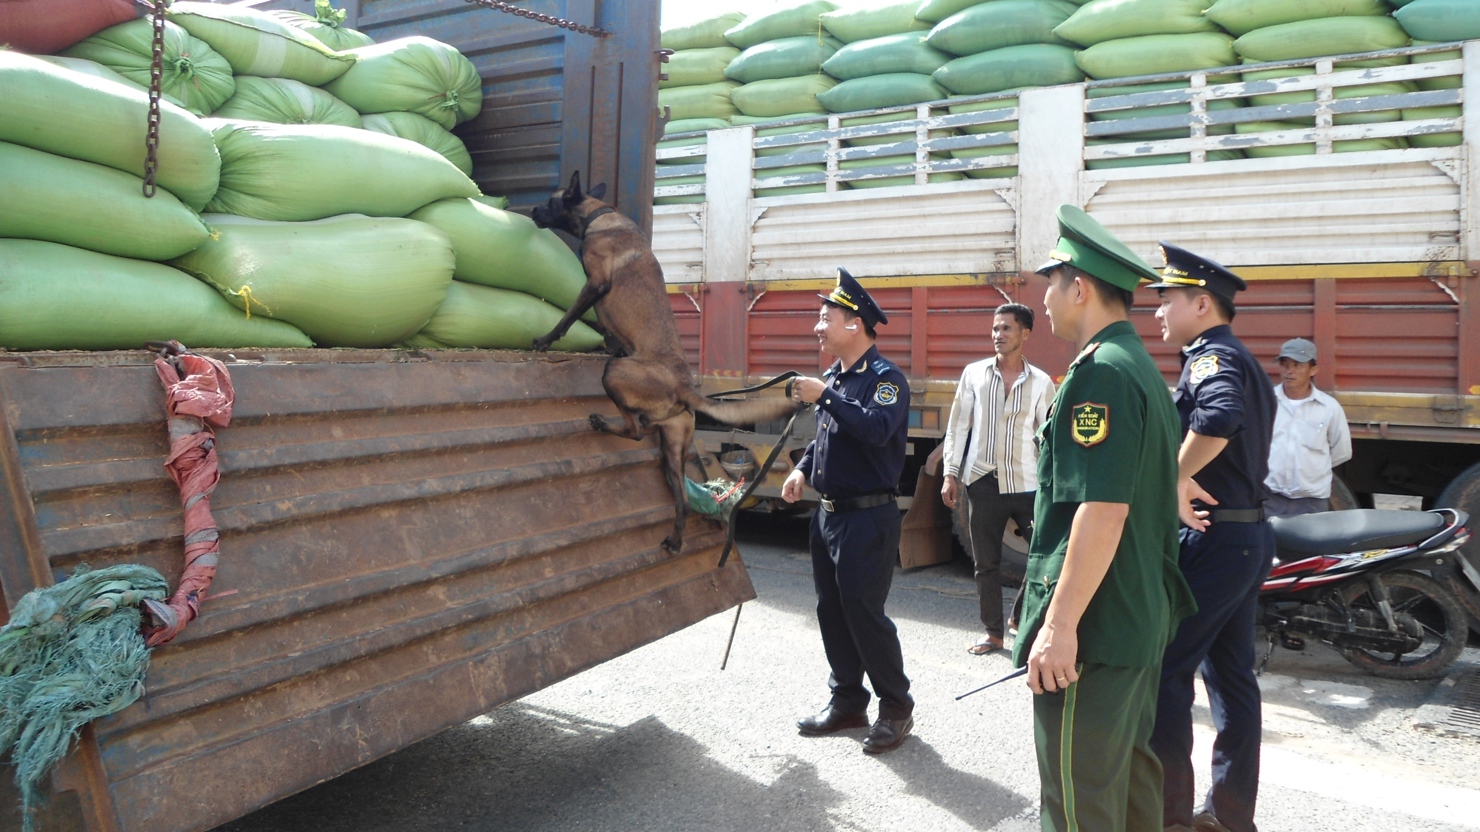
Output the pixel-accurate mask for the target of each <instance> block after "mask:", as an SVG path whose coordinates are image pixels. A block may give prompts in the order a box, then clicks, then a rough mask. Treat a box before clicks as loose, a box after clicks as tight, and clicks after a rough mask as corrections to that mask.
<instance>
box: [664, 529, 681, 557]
mask: <svg viewBox="0 0 1480 832" xmlns="http://www.w3.org/2000/svg"><path fill="white" fill-rule="evenodd" d="M682 549H683V538H681V537H676V536H675V535H671V534H670V535H668V536H667V537H665V538H663V550H664V551H666V552H667V553H668V554H670V555H676V554H678V553H679V551H680V550H682Z"/></svg>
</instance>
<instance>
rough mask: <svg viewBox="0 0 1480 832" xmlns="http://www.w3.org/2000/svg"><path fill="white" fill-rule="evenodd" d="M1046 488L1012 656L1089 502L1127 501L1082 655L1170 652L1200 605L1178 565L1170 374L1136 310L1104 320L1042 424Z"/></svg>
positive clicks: (1085, 627)
mask: <svg viewBox="0 0 1480 832" xmlns="http://www.w3.org/2000/svg"><path fill="white" fill-rule="evenodd" d="M1038 436H1039V450H1038V497H1037V500H1036V502H1035V504H1034V512H1033V538H1032V543H1031V545H1030V547H1029V555H1028V570H1027V578H1026V583H1025V585H1024V589H1023V613H1022V626H1021V628H1020V630H1019V634H1018V638H1017V640H1016V642H1015V643H1014V644H1013V651H1012V658H1013V662H1014V663H1015V664H1017V665H1019V666H1021V665H1023V664H1026V663H1027V660H1028V653H1029V651H1030V650H1031V649H1032V647H1033V640H1034V639H1035V638H1037V636H1038V629H1039V627H1041V626H1042V624H1043V620H1044V615H1045V613H1046V612H1047V609H1048V602H1049V600H1050V599H1051V598H1052V597H1053V591H1054V587H1055V586H1057V584H1058V580H1059V573H1060V572H1062V571H1063V568H1064V556H1065V554H1066V552H1067V550H1068V547H1069V529H1070V527H1071V525H1072V524H1073V521H1074V514H1075V512H1076V511H1077V510H1078V509H1079V504H1080V503H1087V502H1103V503H1126V504H1129V505H1130V513H1129V515H1128V516H1127V517H1126V521H1125V530H1124V531H1123V532H1122V534H1121V537H1120V544H1119V545H1118V546H1117V547H1116V550H1115V558H1114V560H1112V561H1111V563H1110V569H1109V571H1108V572H1107V573H1106V574H1105V579H1104V581H1103V582H1102V583H1101V584H1100V587H1099V589H1098V590H1097V591H1096V592H1095V595H1094V598H1093V599H1092V600H1091V601H1090V603H1089V607H1088V608H1087V609H1086V610H1085V612H1084V617H1083V618H1082V619H1081V620H1080V622H1079V661H1081V662H1095V663H1099V664H1107V665H1116V666H1120V667H1149V666H1154V665H1157V664H1160V663H1161V656H1162V651H1163V649H1164V648H1165V647H1166V644H1167V641H1168V639H1169V638H1170V636H1171V633H1172V631H1173V629H1174V626H1175V624H1176V622H1177V621H1180V620H1181V619H1182V618H1184V617H1185V616H1187V615H1188V614H1190V613H1191V612H1192V610H1193V609H1194V608H1195V605H1194V602H1193V600H1192V593H1191V591H1190V590H1189V589H1188V587H1187V582H1186V581H1185V580H1183V578H1182V573H1181V571H1180V570H1179V569H1178V567H1177V546H1178V544H1177V524H1178V521H1177V447H1178V444H1179V440H1180V439H1181V430H1180V426H1179V423H1178V421H1177V410H1176V407H1175V406H1174V405H1173V404H1172V397H1171V394H1170V393H1169V392H1168V391H1167V385H1166V382H1165V381H1164V380H1163V379H1162V377H1161V373H1160V372H1158V371H1157V369H1156V365H1155V363H1153V362H1152V360H1151V356H1150V355H1149V354H1148V353H1147V352H1146V346H1145V344H1143V343H1141V338H1140V336H1139V335H1137V334H1136V331H1135V329H1134V328H1133V327H1132V326H1131V324H1130V323H1129V322H1128V321H1120V322H1116V323H1113V324H1111V325H1110V326H1107V327H1105V328H1104V329H1103V330H1101V331H1100V332H1099V334H1097V335H1096V336H1095V337H1094V338H1092V339H1090V342H1089V344H1088V346H1086V347H1085V348H1084V351H1083V352H1081V353H1080V354H1079V357H1078V358H1076V359H1074V362H1073V363H1072V364H1070V365H1069V371H1068V373H1067V374H1066V375H1065V376H1064V383H1063V384H1062V385H1061V386H1060V387H1059V392H1058V395H1057V396H1055V397H1054V403H1053V407H1052V409H1051V410H1050V412H1049V418H1048V421H1047V423H1045V424H1044V426H1043V427H1042V429H1040V431H1039V434H1038Z"/></svg>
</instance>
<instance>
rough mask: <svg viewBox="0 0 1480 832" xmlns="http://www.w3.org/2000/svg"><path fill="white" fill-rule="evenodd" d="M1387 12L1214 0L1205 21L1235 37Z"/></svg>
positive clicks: (1346, 5)
mask: <svg viewBox="0 0 1480 832" xmlns="http://www.w3.org/2000/svg"><path fill="white" fill-rule="evenodd" d="M1465 5H1471V4H1470V3H1468V2H1466V3H1465ZM1388 8H1389V7H1388V4H1387V3H1386V2H1385V0H1300V2H1291V1H1290V0H1217V2H1215V3H1213V5H1212V6H1211V7H1210V8H1209V9H1208V12H1207V14H1208V19H1209V20H1211V21H1213V22H1214V23H1216V24H1218V25H1219V26H1222V27H1223V28H1224V29H1226V30H1228V32H1229V33H1231V34H1232V35H1234V36H1235V37H1237V36H1239V35H1246V34H1248V33H1250V32H1252V31H1254V30H1255V29H1264V28H1268V27H1270V26H1278V25H1280V24H1281V23H1294V22H1295V21H1297V20H1320V19H1324V18H1328V17H1355V16H1361V15H1385V14H1387V13H1388Z"/></svg>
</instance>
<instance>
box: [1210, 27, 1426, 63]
mask: <svg viewBox="0 0 1480 832" xmlns="http://www.w3.org/2000/svg"><path fill="white" fill-rule="evenodd" d="M1408 40H1409V38H1408V33H1407V32H1405V31H1403V27H1402V26H1399V25H1398V21H1396V20H1394V19H1392V18H1391V17H1328V18H1325V19H1323V20H1298V21H1296V22H1294V23H1281V24H1279V25H1278V26H1267V27H1265V28H1263V29H1255V30H1254V31H1252V32H1250V33H1248V34H1247V35H1243V36H1242V37H1240V38H1239V39H1238V40H1236V41H1234V42H1233V48H1234V49H1235V50H1237V51H1238V54H1239V55H1241V56H1242V57H1244V58H1245V59H1247V60H1249V61H1288V60H1292V59H1295V58H1319V57H1321V56H1323V55H1346V54H1349V53H1352V52H1376V51H1378V50H1381V49H1397V48H1399V47H1402V46H1407V45H1408Z"/></svg>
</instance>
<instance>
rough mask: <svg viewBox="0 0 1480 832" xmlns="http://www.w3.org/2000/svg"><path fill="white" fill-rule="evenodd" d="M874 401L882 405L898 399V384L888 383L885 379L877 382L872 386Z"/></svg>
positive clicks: (892, 402)
mask: <svg viewBox="0 0 1480 832" xmlns="http://www.w3.org/2000/svg"><path fill="white" fill-rule="evenodd" d="M874 401H876V402H878V403H879V404H882V405H891V404H894V403H895V402H897V401H899V385H897V384H890V383H889V382H887V381H881V382H879V386H878V387H876V388H874Z"/></svg>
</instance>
